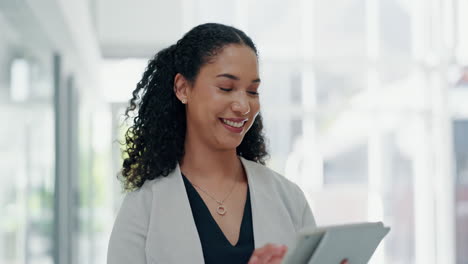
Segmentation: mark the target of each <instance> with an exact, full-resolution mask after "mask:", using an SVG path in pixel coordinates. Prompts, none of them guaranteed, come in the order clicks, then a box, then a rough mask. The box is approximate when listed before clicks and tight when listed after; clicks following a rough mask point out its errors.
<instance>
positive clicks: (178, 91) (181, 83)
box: [174, 73, 189, 104]
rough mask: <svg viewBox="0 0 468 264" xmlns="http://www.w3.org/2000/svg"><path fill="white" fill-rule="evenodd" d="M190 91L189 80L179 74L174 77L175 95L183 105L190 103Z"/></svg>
mask: <svg viewBox="0 0 468 264" xmlns="http://www.w3.org/2000/svg"><path fill="white" fill-rule="evenodd" d="M188 89H189V82H188V81H187V79H186V78H185V77H184V76H183V75H182V74H180V73H177V74H176V76H175V77H174V93H175V95H176V96H177V98H179V100H180V101H181V102H182V103H183V104H186V103H187V102H188V95H189V91H188Z"/></svg>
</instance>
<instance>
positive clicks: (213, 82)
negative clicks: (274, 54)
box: [186, 45, 260, 150]
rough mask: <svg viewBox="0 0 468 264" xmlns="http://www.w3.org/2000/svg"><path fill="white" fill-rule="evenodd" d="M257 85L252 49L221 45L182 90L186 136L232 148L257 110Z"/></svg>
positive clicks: (242, 46)
mask: <svg viewBox="0 0 468 264" xmlns="http://www.w3.org/2000/svg"><path fill="white" fill-rule="evenodd" d="M259 85H260V78H259V73H258V63H257V56H256V55H255V52H254V51H253V50H252V49H251V48H250V47H248V46H245V45H227V46H225V47H224V48H223V49H222V50H221V52H219V53H218V54H217V55H216V56H215V58H214V59H212V60H211V61H210V62H209V63H207V64H205V65H204V66H202V68H201V69H200V72H199V74H198V76H197V78H196V80H195V82H194V83H193V85H192V86H190V87H188V89H187V91H186V92H187V93H186V96H187V97H186V99H187V104H186V105H187V108H186V109H187V138H188V139H192V140H201V142H203V144H206V145H208V146H210V147H212V148H215V149H217V150H229V149H235V148H236V147H237V146H239V145H240V144H241V142H242V139H243V138H244V135H245V133H247V131H248V130H249V129H250V127H251V126H252V123H253V122H254V120H255V117H256V116H257V115H258V113H259V111H260V102H259V97H258V88H259Z"/></svg>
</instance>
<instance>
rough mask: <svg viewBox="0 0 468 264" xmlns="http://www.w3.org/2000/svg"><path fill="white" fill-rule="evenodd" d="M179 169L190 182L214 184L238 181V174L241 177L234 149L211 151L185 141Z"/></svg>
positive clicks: (241, 170)
mask: <svg viewBox="0 0 468 264" xmlns="http://www.w3.org/2000/svg"><path fill="white" fill-rule="evenodd" d="M197 142H199V141H197ZM180 168H181V170H182V173H184V174H185V176H187V177H188V178H189V179H190V180H195V181H197V182H211V183H214V184H217V183H223V182H224V183H225V182H226V180H228V181H229V180H233V179H236V178H237V179H239V174H241V175H243V168H242V164H241V161H240V160H239V158H238V157H237V153H236V149H233V150H213V149H211V148H208V147H207V146H204V145H203V144H200V143H198V144H197V143H195V142H194V141H190V140H186V141H185V154H184V157H183V158H182V161H181V162H180Z"/></svg>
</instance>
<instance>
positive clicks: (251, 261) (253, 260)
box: [247, 255, 260, 264]
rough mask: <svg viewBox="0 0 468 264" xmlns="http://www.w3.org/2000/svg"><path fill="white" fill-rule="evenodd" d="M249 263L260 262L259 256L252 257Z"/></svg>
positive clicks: (255, 263)
mask: <svg viewBox="0 0 468 264" xmlns="http://www.w3.org/2000/svg"><path fill="white" fill-rule="evenodd" d="M247 264H260V262H259V260H258V257H257V256H253V255H252V257H250V260H249V262H248V263H247Z"/></svg>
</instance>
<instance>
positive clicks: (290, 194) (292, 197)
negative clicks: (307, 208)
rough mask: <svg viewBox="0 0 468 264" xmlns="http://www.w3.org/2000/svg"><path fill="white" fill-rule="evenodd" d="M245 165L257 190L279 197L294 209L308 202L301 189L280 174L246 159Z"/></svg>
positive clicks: (244, 160)
mask: <svg viewBox="0 0 468 264" xmlns="http://www.w3.org/2000/svg"><path fill="white" fill-rule="evenodd" d="M243 164H244V166H245V167H246V170H248V172H247V173H249V177H251V181H252V183H253V184H255V188H256V189H257V190H260V191H261V192H265V193H271V194H272V195H275V196H276V195H277V196H279V197H280V198H281V199H282V200H283V201H284V202H287V203H288V204H290V205H291V206H293V207H303V206H304V204H305V203H306V202H307V201H306V199H305V196H304V193H303V192H302V190H301V188H299V186H298V185H297V184H295V183H294V182H292V181H290V180H289V179H287V178H286V177H284V176H283V175H281V174H279V173H278V172H276V171H274V170H272V169H270V168H268V167H267V166H265V165H262V164H259V163H256V162H254V161H250V160H246V159H243Z"/></svg>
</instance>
